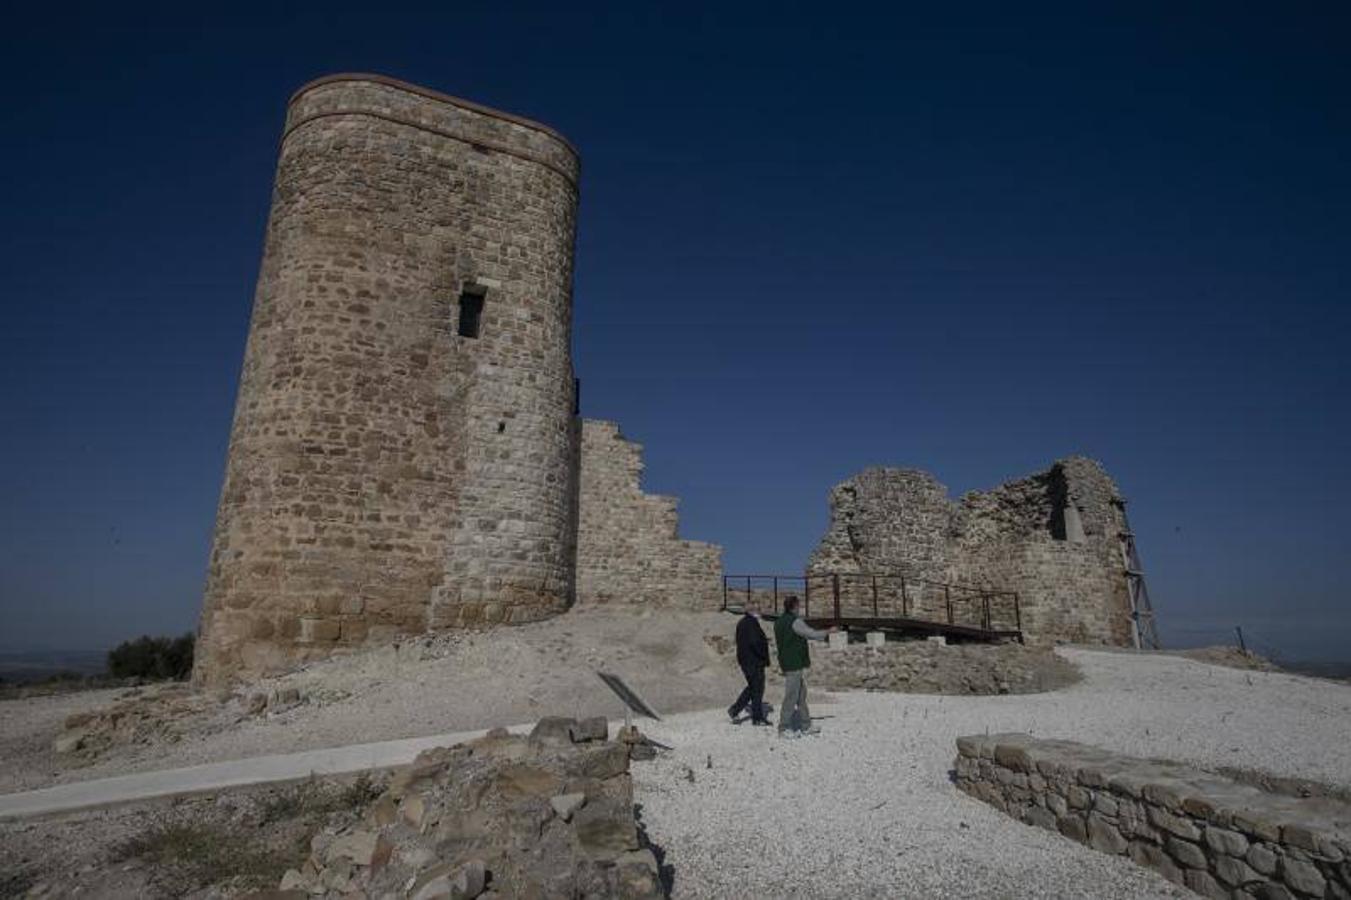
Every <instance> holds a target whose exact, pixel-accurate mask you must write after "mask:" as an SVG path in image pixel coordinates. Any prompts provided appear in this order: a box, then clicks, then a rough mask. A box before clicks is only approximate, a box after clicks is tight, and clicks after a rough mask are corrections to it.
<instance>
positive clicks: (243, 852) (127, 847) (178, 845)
mask: <svg viewBox="0 0 1351 900" xmlns="http://www.w3.org/2000/svg"><path fill="white" fill-rule="evenodd" d="M295 857H296V854H295V852H294V851H292V852H285V851H282V850H278V849H277V848H275V847H269V846H265V845H263V844H262V843H260V842H259V841H258V840H257V839H256V838H255V837H254V835H253V833H252V832H250V831H247V830H245V829H243V828H236V827H230V826H225V825H199V824H185V823H165V824H160V825H155V826H153V827H151V828H150V829H149V830H148V831H146V832H145V833H144V834H139V835H136V836H135V837H132V838H129V839H127V840H125V841H123V842H121V843H119V844H116V845H114V846H113V847H111V848H110V858H111V861H113V862H123V861H125V860H130V859H137V860H141V861H142V862H145V863H148V864H150V865H152V866H154V867H155V868H156V869H157V870H158V873H157V874H158V878H157V879H156V880H157V881H159V882H160V883H161V884H163V886H164V887H165V888H166V889H169V890H170V891H171V892H173V893H181V892H186V891H190V890H194V889H196V888H201V887H205V886H207V885H210V884H216V883H218V882H221V881H225V880H227V879H230V880H235V881H236V882H237V883H241V884H253V885H257V886H259V887H264V886H269V887H270V886H274V885H276V883H277V881H278V880H279V879H280V878H281V876H282V873H284V872H285V871H286V870H287V869H288V868H289V867H290V866H292V865H294V864H295Z"/></svg>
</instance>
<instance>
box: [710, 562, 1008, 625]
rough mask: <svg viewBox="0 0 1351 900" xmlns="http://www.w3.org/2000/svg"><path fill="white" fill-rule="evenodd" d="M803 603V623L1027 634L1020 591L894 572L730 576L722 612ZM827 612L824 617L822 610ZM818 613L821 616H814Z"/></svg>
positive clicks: (725, 578) (724, 583)
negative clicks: (864, 622) (904, 623)
mask: <svg viewBox="0 0 1351 900" xmlns="http://www.w3.org/2000/svg"><path fill="white" fill-rule="evenodd" d="M788 596H797V597H799V598H800V599H801V600H802V616H803V618H811V619H824V620H827V621H831V622H833V623H835V624H837V625H847V624H848V622H849V620H850V619H863V618H868V619H872V620H875V621H880V620H898V621H899V620H910V621H913V622H927V623H937V624H947V625H950V626H960V627H963V628H974V629H979V630H981V631H988V632H1021V631H1022V627H1023V623H1022V608H1021V604H1020V602H1019V599H1018V593H1017V591H1006V590H998V589H992V588H985V587H978V586H973V585H963V584H955V583H952V582H941V581H932V580H930V579H925V578H913V577H908V576H905V575H899V574H896V573H894V572H808V573H806V574H804V575H724V576H723V578H722V607H723V609H724V610H725V609H728V608H729V607H730V606H731V605H732V604H733V603H737V602H738V601H740V600H741V599H742V598H744V600H745V601H746V602H750V601H758V602H759V603H760V605H761V606H762V607H763V608H765V609H769V610H773V612H774V614H776V615H777V614H778V612H779V610H780V609H781V607H782V604H783V600H784V599H785V598H786V597H788ZM823 608H824V610H825V612H824V614H823V612H822V610H823ZM813 611H815V614H813Z"/></svg>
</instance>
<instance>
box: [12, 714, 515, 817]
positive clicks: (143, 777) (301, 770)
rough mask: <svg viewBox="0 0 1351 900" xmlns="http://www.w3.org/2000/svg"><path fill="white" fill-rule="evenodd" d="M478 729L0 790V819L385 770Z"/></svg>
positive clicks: (465, 738)
mask: <svg viewBox="0 0 1351 900" xmlns="http://www.w3.org/2000/svg"><path fill="white" fill-rule="evenodd" d="M529 727H530V726H528V725H518V726H514V727H512V728H511V729H510V730H511V731H522V730H528V729H529ZM484 733H485V731H482V730H480V731H460V732H452V733H450V734H433V735H429V736H427V737H420V738H405V739H403V740H398V741H380V742H378V743H374V744H352V745H350V746H347V747H330V748H327V749H324V750H305V751H302V752H300V753H280V754H276V755H274V756H255V757H251V758H249V759H233V760H230V761H228V762H219V763H208V764H206V765H201V766H188V767H187V768H184V769H163V770H160V771H158V772H139V773H137V774H135V775H119V776H118V777H116V778H99V779H96V780H94V781H77V782H74V783H72V784H61V785H57V786H56V787H49V788H42V789H40V790H36V791H26V792H24V793H21V794H0V819H17V818H22V817H24V816H39V815H46V814H50V813H60V812H71V811H73V810H78V809H90V808H93V807H98V806H111V805H113V804H117V803H130V802H134V801H138V800H151V799H154V798H157V797H172V796H175V795H178V794H198V793H202V792H206V791H215V790H220V789H221V788H229V787H240V786H243V785H251V784H266V783H269V782H276V781H294V780H297V779H300V778H308V777H309V776H310V775H342V774H347V773H351V772H365V771H368V770H370V769H388V768H391V767H393V766H401V765H404V764H406V763H409V762H412V761H413V757H415V756H417V755H418V754H419V753H421V752H422V751H423V750H426V749H428V748H431V747H446V746H449V745H451V744H459V743H462V742H464V741H468V740H473V739H474V738H476V737H480V736H481V735H483V734H484Z"/></svg>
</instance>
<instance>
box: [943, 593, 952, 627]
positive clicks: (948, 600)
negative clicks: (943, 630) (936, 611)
mask: <svg viewBox="0 0 1351 900" xmlns="http://www.w3.org/2000/svg"><path fill="white" fill-rule="evenodd" d="M943 601H944V602H945V603H946V604H947V607H948V624H949V625H951V624H952V591H951V590H950V589H949V588H948V586H947V585H946V584H945V585H943Z"/></svg>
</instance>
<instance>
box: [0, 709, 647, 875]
mask: <svg viewBox="0 0 1351 900" xmlns="http://www.w3.org/2000/svg"><path fill="white" fill-rule="evenodd" d="M622 737H628V735H620V736H616V739H615V740H609V739H608V738H609V734H608V729H607V724H606V721H605V720H604V719H601V718H597V719H590V720H584V721H581V722H579V721H577V720H575V719H567V718H546V719H542V720H540V722H539V723H538V724H537V725H536V727H535V729H534V731H533V732H532V733H531V735H530V736H529V737H528V738H527V737H524V736H517V735H510V734H508V733H507V732H506V731H505V730H499V731H498V732H496V733H489V734H488V735H487V736H486V737H483V738H480V739H478V740H476V741H471V742H469V743H467V744H462V745H458V746H455V747H447V748H438V749H435V750H429V751H427V752H425V753H423V754H421V755H420V756H418V758H417V759H416V760H415V761H414V762H413V763H412V764H411V765H408V766H405V767H403V768H401V769H399V770H397V771H395V772H394V773H393V774H392V775H390V776H388V777H384V778H381V779H380V780H369V779H356V780H352V781H348V782H339V781H310V782H304V783H301V784H298V785H290V786H286V787H281V788H275V789H267V790H252V791H231V792H226V793H223V794H221V795H220V796H218V797H204V798H195V799H187V800H183V801H180V802H178V803H175V804H168V805H165V804H158V805H143V806H141V807H133V808H123V809H120V810H116V811H109V812H88V813H81V814H76V815H72V816H66V817H62V818H59V819H56V820H50V821H42V822H36V823H24V824H11V825H6V826H4V828H3V829H2V830H0V835H3V836H4V841H3V843H0V895H3V896H23V897H27V898H34V900H36V898H46V897H68V896H78V895H87V896H92V897H116V898H123V897H126V898H140V897H197V898H216V897H229V896H253V897H255V898H258V900H261V898H262V897H264V896H270V897H273V898H275V897H277V896H278V895H280V896H283V897H295V898H301V897H315V896H319V897H328V898H340V897H352V896H363V897H413V898H417V900H449V898H456V900H472V898H476V897H481V898H483V900H490V898H508V897H512V898H515V897H580V896H586V897H591V898H596V900H604V898H625V900H652V898H660V897H663V896H665V895H666V888H665V885H664V883H663V881H662V878H661V870H660V866H659V864H658V861H657V857H656V855H655V854H654V852H653V850H652V849H651V848H650V847H649V846H648V845H647V841H646V837H645V835H644V834H643V832H642V829H641V828H640V826H639V823H638V822H637V820H636V818H635V812H634V805H633V782H632V779H631V778H630V777H629V755H630V753H631V752H635V747H637V749H638V750H643V749H646V748H643V747H641V746H640V745H636V744H635V743H633V742H632V741H630V742H625V741H624V740H621V739H620V738H622ZM54 847H60V848H61V851H60V852H53V848H54ZM268 891H275V892H276V893H272V894H268V893H265V892H268Z"/></svg>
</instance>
